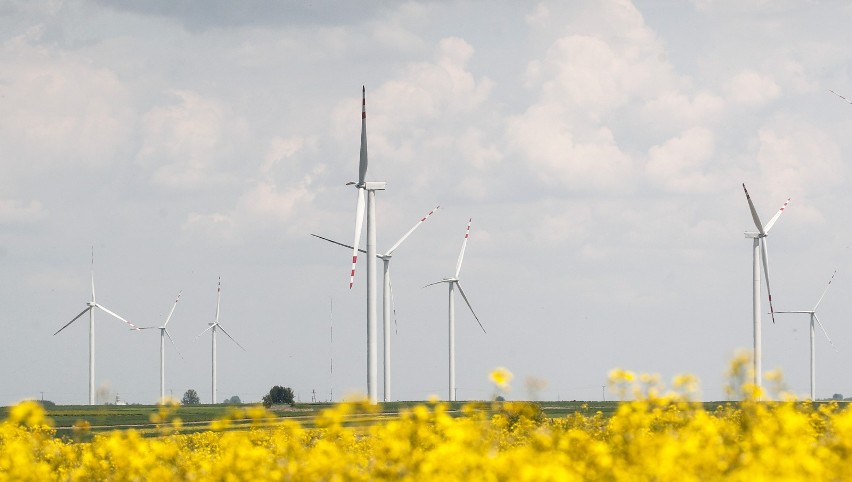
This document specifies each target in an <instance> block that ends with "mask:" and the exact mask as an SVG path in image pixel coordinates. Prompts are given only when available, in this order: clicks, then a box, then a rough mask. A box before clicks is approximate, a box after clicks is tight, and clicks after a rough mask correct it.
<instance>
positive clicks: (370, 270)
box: [347, 86, 387, 403]
mask: <svg viewBox="0 0 852 482" xmlns="http://www.w3.org/2000/svg"><path fill="white" fill-rule="evenodd" d="M366 177H367V89H366V88H365V87H364V86H361V156H360V162H359V164H358V182H357V183H355V182H349V183H347V186H351V185H354V186H355V188H356V189H357V190H358V199H357V202H356V204H355V241H353V242H352V270H351V271H350V274H349V289H352V285H354V284H355V264H356V263H357V261H358V246H359V244H360V242H361V226H362V224H363V222H364V193H365V192H366V193H367V396H368V397H369V399H370V403H376V402H377V401H378V386H377V383H376V379H377V378H378V368H377V366H378V355H377V351H378V346H377V342H376V332H377V331H378V321H377V316H376V191H384V190H385V185H386V184H387V183H386V182H372V181H366Z"/></svg>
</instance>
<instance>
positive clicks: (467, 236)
mask: <svg viewBox="0 0 852 482" xmlns="http://www.w3.org/2000/svg"><path fill="white" fill-rule="evenodd" d="M472 222H473V218H471V219H470V220H468V222H467V231H465V232H464V241H462V248H461V252H460V253H459V261H458V263H456V275H455V278H458V277H459V272H460V271H461V265H462V261H463V260H464V248H465V246H467V238H469V237H470V223H472Z"/></svg>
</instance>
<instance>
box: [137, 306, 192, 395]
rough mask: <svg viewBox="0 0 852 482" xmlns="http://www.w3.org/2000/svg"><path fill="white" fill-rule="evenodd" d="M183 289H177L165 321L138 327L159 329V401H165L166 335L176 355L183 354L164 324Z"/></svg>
mask: <svg viewBox="0 0 852 482" xmlns="http://www.w3.org/2000/svg"><path fill="white" fill-rule="evenodd" d="M182 292H183V291H179V292H178V295H177V299H175V304H174V305H173V306H172V310H171V311H169V316H167V317H166V322H165V323H163V326H144V327H142V328H139V329H140V330H150V329H153V328H158V329H159V330H160V402H159V403H166V337H168V338H169V341H170V342H172V345H173V346H174V347H175V351H177V353H178V356H180V357H181V358H183V355H181V354H180V351H178V349H177V345H175V341H174V340H172V335H170V334H169V331H168V330H167V329H166V325H168V324H169V320H171V319H172V314H173V313H174V312H175V308H177V304H178V301H180V295H181V293H182Z"/></svg>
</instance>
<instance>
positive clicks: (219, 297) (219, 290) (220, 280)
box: [215, 276, 222, 325]
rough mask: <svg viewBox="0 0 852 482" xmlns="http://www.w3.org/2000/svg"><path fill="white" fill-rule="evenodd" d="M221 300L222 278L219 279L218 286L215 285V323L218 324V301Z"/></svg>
mask: <svg viewBox="0 0 852 482" xmlns="http://www.w3.org/2000/svg"><path fill="white" fill-rule="evenodd" d="M221 299H222V277H221V276H220V277H219V284H218V285H216V323H215V324H217V325H218V324H219V301H220V300H221Z"/></svg>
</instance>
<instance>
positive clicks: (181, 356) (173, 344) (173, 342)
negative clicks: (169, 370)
mask: <svg viewBox="0 0 852 482" xmlns="http://www.w3.org/2000/svg"><path fill="white" fill-rule="evenodd" d="M163 333H165V334H166V336H167V337H168V338H169V341H170V342H172V346H173V347H175V351H176V352H177V354H178V356H179V357H180V359H181V360H183V359H184V358H183V355H181V354H180V350H178V347H177V345H176V344H175V341H174V340H172V335H170V334H169V330H167V329H165V328H163Z"/></svg>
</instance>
